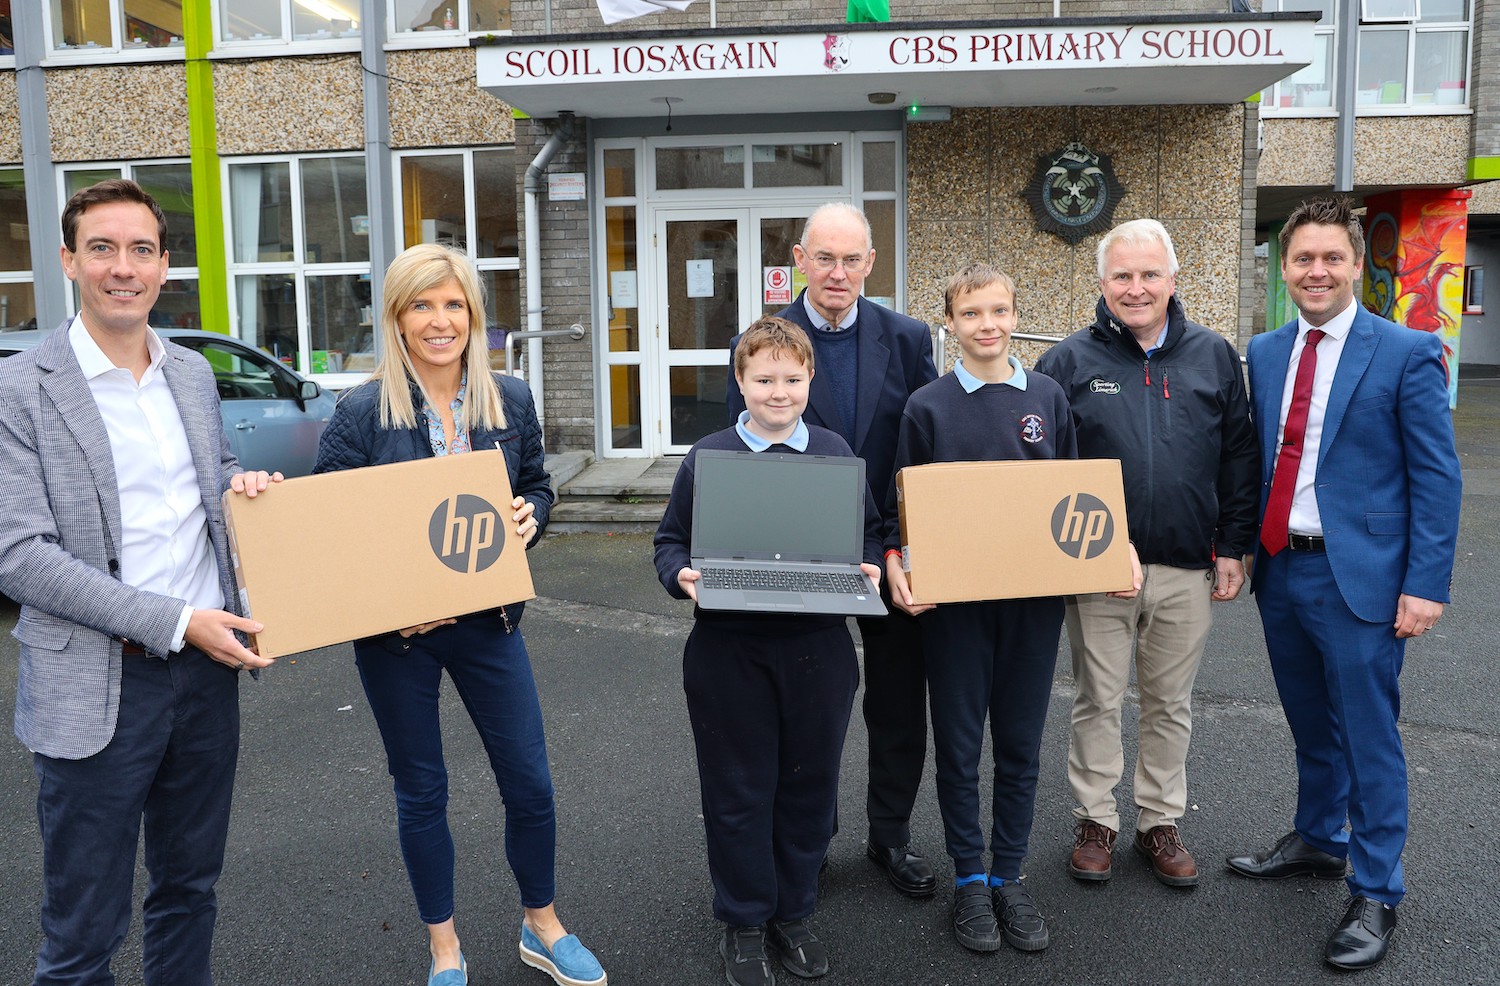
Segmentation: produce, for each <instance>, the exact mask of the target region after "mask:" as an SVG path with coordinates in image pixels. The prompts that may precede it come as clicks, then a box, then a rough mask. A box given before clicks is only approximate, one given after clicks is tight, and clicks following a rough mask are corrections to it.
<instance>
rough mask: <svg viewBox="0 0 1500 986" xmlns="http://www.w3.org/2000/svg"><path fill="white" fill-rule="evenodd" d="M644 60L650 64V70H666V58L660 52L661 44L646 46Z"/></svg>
mask: <svg viewBox="0 0 1500 986" xmlns="http://www.w3.org/2000/svg"><path fill="white" fill-rule="evenodd" d="M646 61H647V62H648V63H649V64H650V66H651V69H650V70H651V71H652V72H665V71H666V70H667V59H666V57H665V56H663V55H662V53H661V45H647V46H646Z"/></svg>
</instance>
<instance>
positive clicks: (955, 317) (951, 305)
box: [886, 264, 1077, 952]
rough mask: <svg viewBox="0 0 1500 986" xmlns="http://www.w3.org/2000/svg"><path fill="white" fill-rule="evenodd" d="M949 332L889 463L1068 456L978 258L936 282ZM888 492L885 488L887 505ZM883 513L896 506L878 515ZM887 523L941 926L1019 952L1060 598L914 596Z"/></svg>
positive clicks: (1033, 915)
mask: <svg viewBox="0 0 1500 986" xmlns="http://www.w3.org/2000/svg"><path fill="white" fill-rule="evenodd" d="M943 306H944V314H945V316H946V318H947V322H948V331H949V332H950V333H952V334H953V335H954V336H955V337H956V338H957V339H958V345H959V348H960V349H961V350H962V351H963V358H962V359H961V360H960V361H959V362H958V363H957V364H956V365H955V367H954V368H953V370H952V371H951V372H949V373H947V374H944V375H943V376H942V377H939V378H938V379H937V380H935V381H933V382H932V383H930V384H928V385H927V386H925V387H923V388H922V389H920V390H918V391H917V392H916V393H914V394H912V396H911V400H909V401H908V402H907V404H906V412H905V414H904V415H903V417H902V421H901V434H900V439H899V442H898V444H897V447H896V468H897V469H900V468H902V467H905V466H910V465H921V464H923V463H928V462H972V461H993V460H1006V459H1072V458H1076V457H1077V440H1076V435H1075V433H1074V429H1073V415H1072V413H1071V411H1070V410H1069V408H1068V401H1067V398H1066V397H1065V396H1064V395H1063V392H1062V388H1061V387H1059V386H1058V385H1057V383H1056V382H1054V381H1053V380H1052V379H1051V378H1049V377H1046V376H1043V375H1041V374H1038V373H1027V372H1026V371H1025V370H1024V369H1023V368H1022V367H1021V364H1020V361H1019V360H1017V359H1016V358H1015V357H1014V356H1011V355H1010V336H1011V333H1012V332H1014V331H1015V327H1016V319H1017V316H1016V305H1015V284H1014V282H1013V281H1012V280H1011V279H1010V277H1008V276H1007V275H1006V274H1004V273H1002V272H1001V271H999V270H997V269H996V268H994V267H992V266H990V265H989V264H971V265H970V266H968V267H966V268H964V269H963V270H961V271H959V272H958V273H957V274H955V275H953V276H952V277H951V278H949V279H948V286H947V290H946V292H945V295H944V302H943ZM894 498H895V488H894V485H893V486H892V489H891V501H892V504H893V503H894ZM1005 509H1006V505H1005V504H1003V503H975V504H971V505H970V515H969V521H970V522H971V523H974V524H987V523H991V522H993V519H994V517H995V515H996V514H997V513H999V512H1002V511H1004V510H1005ZM888 513H889V515H890V516H895V511H894V510H890V511H888ZM900 542H901V537H900V532H899V530H897V528H896V525H895V524H890V523H888V524H887V536H886V548H887V551H886V572H887V577H888V578H889V579H890V589H891V597H892V599H893V600H894V601H895V604H896V605H897V606H899V607H900V608H901V609H903V610H905V611H907V612H909V613H912V614H913V615H916V614H919V613H925V614H926V615H924V616H923V617H922V619H921V621H920V622H921V624H922V633H923V648H924V650H925V651H926V653H927V655H928V661H927V680H928V694H929V695H930V698H931V702H932V735H933V746H934V748H935V750H936V753H937V792H938V807H939V808H940V809H941V811H942V815H943V830H944V835H945V837H946V840H947V848H948V855H949V856H950V857H952V859H953V867H954V885H955V886H954V899H953V933H954V936H955V937H956V938H957V939H958V942H959V944H961V945H963V946H964V947H965V948H968V949H971V950H973V951H976V952H993V951H995V950H997V949H998V948H999V947H1000V942H1001V940H1002V939H1003V940H1004V941H1007V942H1009V943H1010V944H1011V945H1012V946H1013V947H1015V948H1017V949H1020V950H1021V951H1026V952H1032V951H1038V950H1040V949H1043V948H1046V947H1047V944H1048V934H1047V922H1046V919H1045V918H1044V917H1043V915H1042V913H1041V911H1040V910H1039V909H1038V908H1037V906H1036V902H1035V901H1034V900H1033V899H1032V897H1031V894H1030V892H1029V891H1028V890H1027V889H1026V886H1025V884H1023V883H1022V882H1021V863H1022V861H1023V860H1024V859H1025V856H1026V845H1027V842H1028V840H1029V839H1030V836H1031V820H1032V813H1033V808H1034V806H1035V803H1036V781H1037V770H1038V764H1039V759H1040V750H1041V742H1042V725H1043V721H1044V719H1045V716H1046V712H1047V702H1048V699H1049V698H1050V696H1051V690H1052V673H1053V668H1054V666H1055V664H1056V662H1057V642H1058V637H1059V634H1060V633H1061V631H1062V622H1063V600H1062V598H1061V597H1059V596H1047V597H1037V598H1031V599H995V600H988V601H984V602H971V603H947V604H944V605H942V606H931V605H923V606H918V605H915V604H913V602H912V596H911V590H910V587H909V585H908V583H907V579H906V573H905V572H904V571H903V570H902V567H901V558H900V554H901V552H900ZM986 716H988V718H989V725H990V734H991V737H992V741H993V745H994V760H995V772H994V783H993V792H992V795H991V811H992V814H993V818H992V821H991V829H990V840H989V850H990V864H989V866H988V867H986V866H985V863H984V852H985V840H984V830H983V828H982V826H981V824H980V808H979V764H980V759H981V754H982V753H983V749H984V725H985V718H986Z"/></svg>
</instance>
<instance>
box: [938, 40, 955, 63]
mask: <svg viewBox="0 0 1500 986" xmlns="http://www.w3.org/2000/svg"><path fill="white" fill-rule="evenodd" d="M953 40H954V39H953V36H952V35H949V34H945V35H943V36H942V37H940V38H938V45H937V46H938V50H939V51H941V52H942V53H943V55H944V56H946V57H942V58H939V59H938V61H939V62H941V63H942V64H944V65H952V64H953V63H954V62H956V61H958V49H957V48H956V47H954V44H953Z"/></svg>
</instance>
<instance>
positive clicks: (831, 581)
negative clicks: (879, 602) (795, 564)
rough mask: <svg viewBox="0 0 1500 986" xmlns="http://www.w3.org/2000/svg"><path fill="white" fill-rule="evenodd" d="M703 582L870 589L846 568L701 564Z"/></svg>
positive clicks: (725, 585)
mask: <svg viewBox="0 0 1500 986" xmlns="http://www.w3.org/2000/svg"><path fill="white" fill-rule="evenodd" d="M703 584H704V585H705V586H707V587H708V588H710V589H771V590H776V591H784V592H847V593H854V594H856V595H868V594H869V592H870V585H869V583H868V582H867V581H866V580H865V579H864V577H863V576H860V575H854V574H852V573H848V572H797V571H786V570H782V569H765V568H719V567H715V568H708V567H705V568H704V569H703Z"/></svg>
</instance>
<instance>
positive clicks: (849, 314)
mask: <svg viewBox="0 0 1500 986" xmlns="http://www.w3.org/2000/svg"><path fill="white" fill-rule="evenodd" d="M802 310H803V311H805V312H807V320H808V321H809V322H811V323H812V327H813V328H815V329H819V330H821V331H823V332H842V331H843V330H844V329H847V328H848V327H849V326H851V325H853V324H854V321H855V319H857V318H859V299H858V298H855V299H854V304H852V305H850V306H849V310H848V311H846V312H844V317H843V318H841V319H839V324H838V325H834V324H833V323H832V322H830V321H828V319H826V318H824V317H823V315H822V313H821V312H819V311H818V310H817V309H816V308H814V307H813V303H812V300H811V299H810V298H808V297H807V294H806V293H805V292H804V293H803V295H802Z"/></svg>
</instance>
